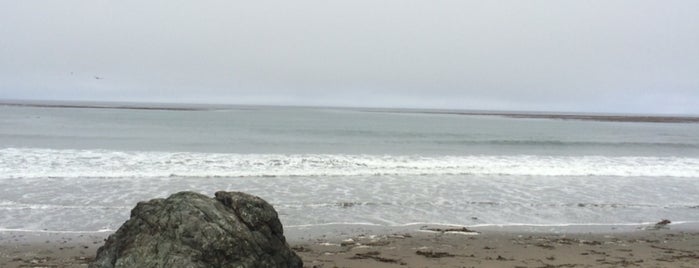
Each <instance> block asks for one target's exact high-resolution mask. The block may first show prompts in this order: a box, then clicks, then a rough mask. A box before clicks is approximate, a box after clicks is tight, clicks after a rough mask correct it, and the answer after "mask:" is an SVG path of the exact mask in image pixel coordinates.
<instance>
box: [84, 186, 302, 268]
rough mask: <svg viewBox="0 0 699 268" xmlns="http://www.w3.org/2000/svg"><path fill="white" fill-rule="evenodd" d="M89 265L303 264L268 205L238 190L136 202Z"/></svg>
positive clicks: (105, 267) (111, 267) (97, 267)
mask: <svg viewBox="0 0 699 268" xmlns="http://www.w3.org/2000/svg"><path fill="white" fill-rule="evenodd" d="M89 267H91V268H118V267H191V268H198V267H202V268H204V267H299V268H300V267H303V262H302V261H301V259H300V258H299V257H298V256H297V255H296V253H295V252H294V251H293V250H291V249H290V248H289V245H288V244H287V242H286V238H285V237H284V234H283V228H282V224H281V222H280V221H279V218H278V216H277V212H276V211H275V210H274V208H273V207H272V205H270V204H269V203H267V202H266V201H264V200H263V199H261V198H259V197H256V196H253V195H249V194H246V193H241V192H223V191H221V192H217V193H216V194H215V197H214V198H211V197H208V196H205V195H202V194H199V193H194V192H180V193H176V194H173V195H171V196H170V197H168V198H166V199H162V198H160V199H153V200H150V201H147V202H140V203H138V205H136V207H135V208H134V209H133V210H132V211H131V218H130V219H129V220H127V221H126V222H125V223H124V224H123V225H122V226H121V227H120V228H119V230H117V231H116V233H114V234H112V235H110V236H109V238H108V239H107V240H106V242H105V244H104V246H102V247H100V248H99V250H98V251H97V257H96V258H95V260H94V261H93V262H92V263H91V264H90V266H89Z"/></svg>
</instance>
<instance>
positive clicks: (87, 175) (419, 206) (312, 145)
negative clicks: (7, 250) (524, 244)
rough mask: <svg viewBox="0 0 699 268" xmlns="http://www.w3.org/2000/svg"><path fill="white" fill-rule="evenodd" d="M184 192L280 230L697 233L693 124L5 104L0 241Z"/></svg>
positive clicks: (698, 187)
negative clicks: (277, 220) (684, 228)
mask: <svg viewBox="0 0 699 268" xmlns="http://www.w3.org/2000/svg"><path fill="white" fill-rule="evenodd" d="M182 190H191V191H197V192H201V193H205V194H208V195H212V194H213V193H214V192H215V191H218V190H235V191H245V192H249V193H252V194H256V195H259V196H261V197H263V198H265V199H266V200H268V201H269V202H270V203H272V204H273V205H274V206H275V208H276V209H277V210H278V211H279V213H280V216H281V219H282V222H283V223H284V225H285V226H287V227H293V226H314V225H328V224H339V223H349V224H373V225H381V226H403V225H408V224H415V223H433V224H457V225H520V224H530V225H554V226H556V225H569V224H576V225H578V224H579V225H598V224H605V225H606V224H612V225H613V224H620V225H633V224H641V223H648V222H656V221H658V220H660V219H663V218H667V219H671V220H673V221H674V222H699V124H676V123H631V122H598V121H573V120H556V119H521V118H520V119H515V118H507V117H498V116H465V115H449V114H422V113H411V112H395V111H393V112H388V111H377V110H373V111H362V110H357V109H331V108H288V107H227V108H222V109H204V110H196V111H173V110H131V109H95V108H46V107H17V106H2V105H0V230H5V231H7V230H22V231H59V232H85V231H88V232H89V231H110V230H115V229H116V228H118V226H120V225H121V223H123V221H124V220H126V219H127V218H128V215H129V211H130V209H131V208H132V207H133V206H134V205H135V204H136V202H138V201H141V200H147V199H151V198H155V197H166V196H168V195H169V194H171V193H174V192H177V191H182Z"/></svg>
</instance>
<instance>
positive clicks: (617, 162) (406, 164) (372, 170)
mask: <svg viewBox="0 0 699 268" xmlns="http://www.w3.org/2000/svg"><path fill="white" fill-rule="evenodd" d="M459 174H469V175H518V176H625V177H628V176H654V177H699V158H688V157H631V156H626V157H609V156H539V155H503V156H491V155H465V156H419V155H346V154H219V153H191V152H139V151H110V150H55V149H32V148H7V149H0V178H2V179H17V178H45V177H56V178H74V177H95V178H134V177H173V176H174V177H265V176H373V175H396V176H401V175H413V176H420V175H459Z"/></svg>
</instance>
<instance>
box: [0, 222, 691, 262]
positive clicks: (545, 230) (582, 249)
mask: <svg viewBox="0 0 699 268" xmlns="http://www.w3.org/2000/svg"><path fill="white" fill-rule="evenodd" d="M588 227H589V228H580V226H558V227H555V228H552V227H551V226H504V227H499V226H481V227H456V226H443V225H411V226H406V227H400V228H395V227H380V226H363V225H328V226H320V227H319V226H314V227H311V226H309V227H290V228H286V230H285V234H286V237H287V241H288V242H289V245H290V246H291V247H292V248H293V249H294V250H295V251H296V252H297V254H299V255H300V256H301V258H302V259H303V260H304V267H624V266H632V267H696V266H697V265H699V228H697V226H696V224H677V225H675V224H671V225H668V226H659V228H655V226H649V225H646V226H640V227H639V226H617V227H612V226H588ZM109 234H111V233H110V232H98V233H82V234H81V233H51V232H46V233H37V232H7V231H5V232H0V267H86V266H87V264H88V263H89V261H90V260H92V259H93V258H94V256H95V253H96V251H97V249H98V248H99V247H100V246H102V244H103V243H104V239H106V237H107V236H108V235H109Z"/></svg>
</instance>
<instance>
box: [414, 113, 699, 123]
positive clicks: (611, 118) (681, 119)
mask: <svg viewBox="0 0 699 268" xmlns="http://www.w3.org/2000/svg"><path fill="white" fill-rule="evenodd" d="M418 113H425V114H453V115H483V116H502V117H510V118H530V119H562V120H585V121H603V122H643V123H699V117H692V116H639V115H582V114H528V113H481V112H431V111H424V112H418Z"/></svg>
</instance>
